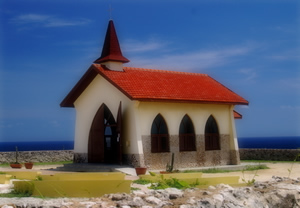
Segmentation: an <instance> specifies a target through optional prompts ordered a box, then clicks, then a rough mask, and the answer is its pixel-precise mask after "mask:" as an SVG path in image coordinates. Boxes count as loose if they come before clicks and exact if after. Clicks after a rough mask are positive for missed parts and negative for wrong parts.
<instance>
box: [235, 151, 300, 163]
mask: <svg viewBox="0 0 300 208" xmlns="http://www.w3.org/2000/svg"><path fill="white" fill-rule="evenodd" d="M239 151H240V158H241V160H274V161H293V160H295V159H296V157H297V155H299V154H300V149H240V150H239ZM297 160H298V161H300V156H299V157H298V159H297Z"/></svg>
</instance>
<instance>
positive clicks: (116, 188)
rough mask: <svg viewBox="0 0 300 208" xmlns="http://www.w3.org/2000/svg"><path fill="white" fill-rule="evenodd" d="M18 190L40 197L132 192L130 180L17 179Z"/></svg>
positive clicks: (88, 195) (96, 195)
mask: <svg viewBox="0 0 300 208" xmlns="http://www.w3.org/2000/svg"><path fill="white" fill-rule="evenodd" d="M14 185H15V190H16V191H17V192H23V193H24V192H32V196H39V197H100V196H103V195H104V194H110V193H130V189H131V188H130V187H131V181H129V180H90V181H15V182H14Z"/></svg>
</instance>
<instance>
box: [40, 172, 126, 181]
mask: <svg viewBox="0 0 300 208" xmlns="http://www.w3.org/2000/svg"><path fill="white" fill-rule="evenodd" d="M124 179H125V174H124V173H121V172H101V173H57V174H55V175H41V180H43V181H45V180H48V181H49V180H52V181H72V180H73V181H77V180H82V181H86V180H124Z"/></svg>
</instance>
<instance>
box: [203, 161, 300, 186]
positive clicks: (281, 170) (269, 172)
mask: <svg viewBox="0 0 300 208" xmlns="http://www.w3.org/2000/svg"><path fill="white" fill-rule="evenodd" d="M261 164H265V165H267V167H269V168H270V169H262V170H258V171H244V173H243V172H242V171H239V172H230V173H211V174H208V173H204V174H203V175H202V176H203V177H217V176H240V182H242V179H245V180H246V181H248V180H252V178H253V177H254V179H255V181H267V180H270V179H271V178H272V176H279V177H290V178H292V179H297V178H299V177H300V163H280V162H276V163H261ZM289 170H290V171H289Z"/></svg>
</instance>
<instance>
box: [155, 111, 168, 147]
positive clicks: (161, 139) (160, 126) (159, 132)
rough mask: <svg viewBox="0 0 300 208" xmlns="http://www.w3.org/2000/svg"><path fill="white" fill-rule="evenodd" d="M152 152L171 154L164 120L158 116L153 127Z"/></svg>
mask: <svg viewBox="0 0 300 208" xmlns="http://www.w3.org/2000/svg"><path fill="white" fill-rule="evenodd" d="M151 152H169V133H168V127H167V124H166V122H165V120H164V118H163V117H162V116H161V115H160V114H158V115H157V116H156V117H155V119H154V121H153V123H152V127H151Z"/></svg>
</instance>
